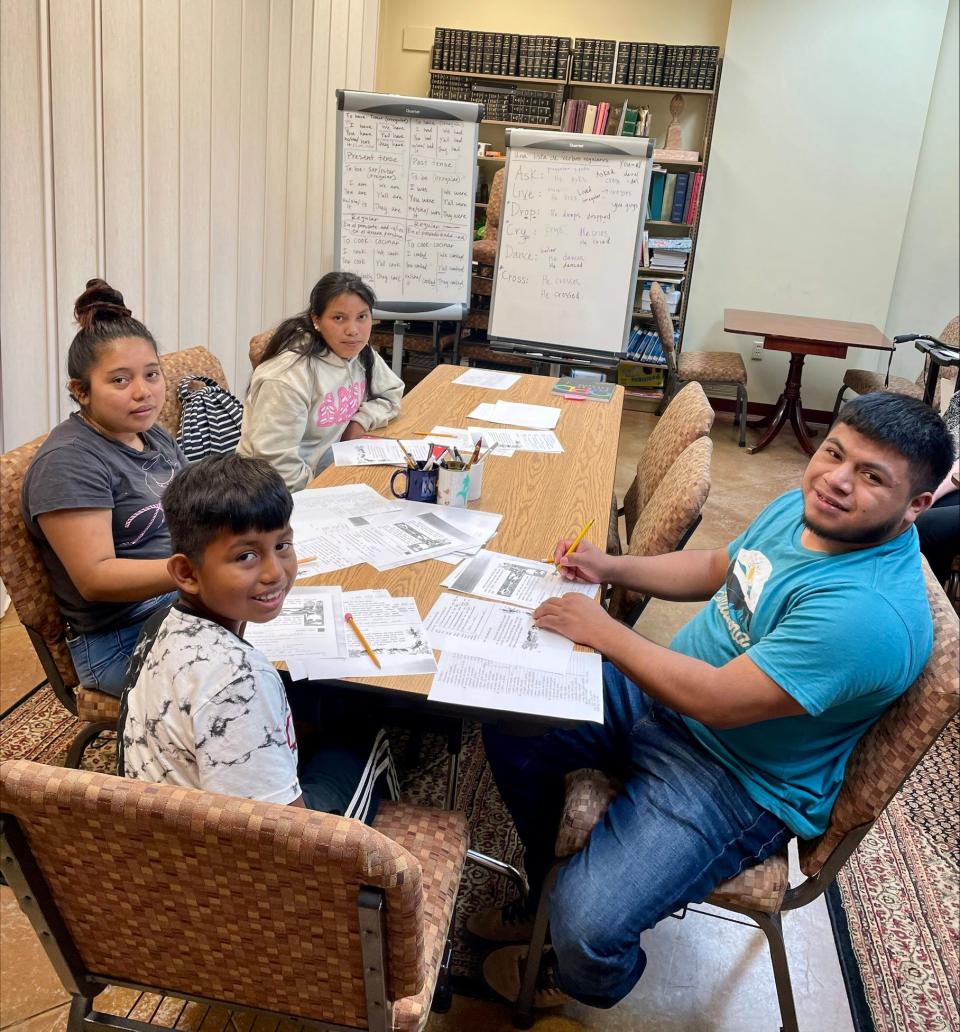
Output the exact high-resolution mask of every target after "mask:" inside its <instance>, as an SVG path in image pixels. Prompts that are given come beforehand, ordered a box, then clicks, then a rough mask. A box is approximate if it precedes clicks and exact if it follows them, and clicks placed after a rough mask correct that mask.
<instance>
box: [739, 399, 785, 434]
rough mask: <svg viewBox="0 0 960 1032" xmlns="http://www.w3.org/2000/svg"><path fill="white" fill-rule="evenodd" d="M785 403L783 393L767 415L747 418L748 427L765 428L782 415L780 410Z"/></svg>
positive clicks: (752, 428)
mask: <svg viewBox="0 0 960 1032" xmlns="http://www.w3.org/2000/svg"><path fill="white" fill-rule="evenodd" d="M785 405H786V399H785V398H784V396H783V395H782V394H781V395H780V397H779V398H777V403H776V405H774V406H773V408H772V409H771V410H770V411H769V412H768V413H767V414H766V415H765V416H760V417H759V418H757V419H748V420H747V429H748V430H765V429H766V428H767V427H768V426H769V425H770V424H771V423H773V422H774V421H775V420H776V419H778V418H779V417H780V410H781V409H782V408H784V406H785Z"/></svg>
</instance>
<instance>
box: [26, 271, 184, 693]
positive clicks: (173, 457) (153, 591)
mask: <svg viewBox="0 0 960 1032" xmlns="http://www.w3.org/2000/svg"><path fill="white" fill-rule="evenodd" d="M74 314H75V316H76V319H77V322H78V323H79V325H80V331H79V333H77V335H76V336H75V337H74V339H73V342H72V343H71V345H70V351H69V355H68V357H67V371H68V373H69V375H70V382H69V385H68V386H69V390H70V394H71V395H72V397H73V398H74V400H75V401H76V402H77V404H78V405H79V406H80V410H79V412H75V413H73V414H72V415H71V416H69V417H68V418H67V419H65V420H64V421H63V422H62V423H60V424H59V425H58V426H56V427H54V429H53V430H52V431H51V432H50V434H49V436H48V437H47V439H46V441H45V442H44V443H43V445H42V446H41V448H40V449H39V450H38V452H37V454H36V455H35V456H34V459H33V462H32V463H31V464H30V468H29V469H28V470H27V473H26V476H25V477H24V482H23V493H22V496H21V506H22V512H23V518H24V521H25V522H26V525H27V528H28V529H29V531H30V533H31V535H32V536H33V537H34V538H35V540H36V542H37V544H38V546H39V548H40V552H41V554H42V556H43V561H44V564H45V566H46V568H47V572H48V574H49V576H50V582H51V585H52V587H53V592H54V595H55V596H56V598H57V602H58V603H59V605H60V609H61V612H62V613H63V616H64V619H65V620H66V622H67V645H68V646H69V648H70V654H71V656H72V657H73V662H74V666H75V667H76V668H77V674H78V676H79V678H80V683H81V684H82V685H83V686H84V687H87V688H96V689H99V690H100V691H105V692H109V693H110V694H111V695H118V696H119V694H120V687H121V683H122V680H123V675H124V673H125V672H126V668H127V661H128V659H129V657H130V653H131V652H132V651H133V646H134V645H135V644H136V640H137V635H138V634H139V632H140V627H141V625H142V624H143V622H144V620H146V619H147V617H148V616H150V614H151V613H154V612H155V611H156V610H157V609H158V608H160V607H161V606H164V605H168V604H169V603H170V602H171V601H172V600H173V598H174V597H175V594H174V593H173V586H174V585H173V580H172V579H171V577H170V575H169V574H168V573H167V559H168V558H169V556H170V534H169V532H168V531H167V526H166V521H165V519H164V515H163V506H162V504H161V498H162V495H163V491H164V488H165V487H166V485H167V484H168V483H169V482H170V480H171V479H172V478H173V475H174V474H175V473H176V472H177V470H178V469H180V468H181V466H184V465H186V459H185V458H184V456H183V453H182V452H181V451H180V449H179V448H178V447H177V444H176V442H175V441H174V440H173V438H172V437H171V436H170V434H169V433H167V431H166V430H164V429H163V427H161V426H157V425H156V421H157V416H158V415H159V414H160V410H161V408H162V407H163V403H164V400H165V397H166V387H165V384H164V379H163V372H162V371H161V369H160V361H159V357H158V355H157V345H156V341H155V340H154V339H153V336H152V335H151V333H150V331H149V330H148V329H147V328H146V327H145V326H144V325H143V324H142V323H141V322H139V321H137V320H136V319H133V318H132V317H131V314H130V310H129V309H128V308H126V307H125V305H124V303H123V296H122V295H121V294H120V293H119V292H118V291H116V290H114V289H113V288H112V287H111V286H109V284H107V283H105V282H104V281H103V280H90V282H89V283H88V284H87V289H86V290H85V291H84V293H83V294H81V295H80V297H79V298H78V299H77V302H76V305H75V308H74Z"/></svg>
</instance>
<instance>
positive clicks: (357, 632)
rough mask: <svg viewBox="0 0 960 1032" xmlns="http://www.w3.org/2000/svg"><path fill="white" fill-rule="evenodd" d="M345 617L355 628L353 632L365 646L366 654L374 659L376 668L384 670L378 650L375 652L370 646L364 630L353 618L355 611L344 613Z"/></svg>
mask: <svg viewBox="0 0 960 1032" xmlns="http://www.w3.org/2000/svg"><path fill="white" fill-rule="evenodd" d="M343 618H344V620H346V621H347V623H348V624H350V626H351V627H352V628H353V633H354V634H355V635H356V636H357V641H359V642H360V644H361V645H362V646H363V651H364V652H366V654H367V655H368V656H369V657H370V658H371V659H372V660H373V662H374V664H375V665H376V668H377V669H378V670H382V669H383V668H382V667H381V666H380V660H379V659H377V654H376V652H374V651H373V649H372V648H370V642H368V641H367V639H366V638H364V636H363V632H362V631H361V630H360V628H359V627H358V626H357V621H356V620H354V618H353V613H344V614H343Z"/></svg>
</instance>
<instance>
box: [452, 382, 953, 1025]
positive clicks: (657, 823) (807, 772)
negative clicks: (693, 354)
mask: <svg viewBox="0 0 960 1032" xmlns="http://www.w3.org/2000/svg"><path fill="white" fill-rule="evenodd" d="M952 461H953V446H952V442H951V440H950V436H949V434H948V432H947V429H946V427H945V426H944V424H943V421H942V420H941V419H940V417H939V416H938V415H936V413H934V411H933V410H932V409H931V408H929V407H928V406H926V405H924V404H922V403H921V402H919V401H916V400H914V399H911V398H907V397H903V396H900V395H894V394H870V395H864V396H862V397H859V398H857V399H855V400H854V401H851V402H850V403H848V404H847V405H846V406H845V407H844V409H843V411H842V412H841V413H840V416H839V419H838V421H837V422H836V423H835V424H834V426H833V427H832V428H831V429H830V430H829V431H828V434H827V437H826V439H825V440H824V442H823V444H822V445H821V446H820V448H819V449H818V450H817V451H816V453H815V454H814V455H813V457H812V458H811V460H810V462H809V464H808V466H807V468H806V470H805V472H804V475H803V480H802V483H801V487H800V490H795V491H790V492H788V493H787V494H785V495H783V496H781V497H780V498H778V499H776V500H775V501H773V502H772V503H771V504H770V505H768V506H767V507H766V508H765V509H764V510H763V512H761V513H760V515H759V516H758V517H757V518H756V519H755V520H754V521H753V522H752V523H751V524H750V526H749V527H747V529H746V530H745V531H744V532H743V533H742V534H741V535H740V536H739V537H738V538H736V540H734V541H733V542H731V543H730V545H729V546H728V547H727V548H720V549H715V550H711V551H684V552H673V553H670V554H668V555H662V556H655V557H650V558H643V557H637V556H610V555H606V554H605V553H603V552H600V551H599V550H598V549H596V548H594V547H593V546H592V545H590V544H588V543H586V542H583V543H581V544H580V545H579V547H578V548H577V550H576V551H575V552H574V553H573V554H572V555H571V556H570V557H569V558H564V553H565V552H566V549H567V548H568V547H569V544H570V542H568V541H561V542H559V543H558V545H557V548H556V553H555V554H556V559H557V566H558V568H559V569H560V571H561V572H562V573H563V575H564V576H566V577H568V578H569V579H575V578H580V579H583V580H587V581H590V582H594V583H597V582H599V583H604V582H606V583H611V584H619V585H623V586H624V587H628V588H631V589H633V590H635V591H640V592H643V593H645V594H650V595H653V596H655V597H658V598H663V599H667V600H671V601H694V600H704V601H707V605H706V606H705V607H704V608H703V609H702V610H701V611H700V613H698V615H697V616H696V617H694V619H693V620H691V621H690V622H689V623H688V624H687V625H686V626H685V627H683V628H682V629H681V630H680V632H679V633H678V634H677V635H676V637H675V638H674V639H673V641H672V642H671V643H670V647H669V648H668V649H667V648H662V647H661V646H659V645H655V644H653V643H652V642H650V641H648V640H646V639H645V638H643V637H641V636H640V635H638V634H637V633H635V632H634V631H633V630H632V629H631V628H629V627H625V626H624V625H622V624H620V623H617V622H616V621H615V620H613V619H611V617H610V616H609V615H608V614H607V613H606V612H605V611H604V610H603V609H602V608H601V607H600V606H599V605H598V604H597V603H595V602H593V601H591V600H590V599H588V598H587V597H586V596H584V595H579V594H569V595H564V596H563V597H562V598H554V599H550V600H549V601H547V602H545V603H544V604H543V605H542V606H541V607H540V608H539V609H538V610H537V611H536V612H535V613H534V619H535V621H536V623H537V625H538V626H540V627H543V628H546V629H547V630H551V631H556V632H558V633H560V634H563V635H565V636H566V637H568V638H571V639H573V640H574V641H576V642H580V643H582V644H584V645H589V646H591V647H593V648H595V649H596V650H597V651H599V652H601V653H603V655H604V656H605V657H606V659H607V660H608V662H607V663H605V664H604V696H605V697H604V707H605V720H604V725H603V726H602V727H601V726H599V725H586V726H583V727H578V728H575V729H572V730H562V731H554V732H551V733H550V734H547V735H544V736H543V737H541V738H536V739H530V738H518V737H513V736H510V735H507V734H504V733H503V732H501V731H498V730H496V729H494V728H489V727H488V728H486V729H485V733H484V742H485V745H486V748H487V756H488V758H489V760H490V765H491V767H492V769H493V772H494V776H495V778H496V781H497V785H498V787H499V788H500V792H501V794H502V795H503V797H504V801H505V802H506V804H507V807H508V808H509V810H510V812H511V814H512V816H513V818H514V822H515V823H516V826H517V830H518V832H519V834H520V836H521V838H522V839H523V842H524V845H525V847H526V850H527V854H526V867H527V874H528V876H529V878H530V882H531V889H532V891H531V897H530V898H531V899H532V900H534V901H535V900H536V896H537V893H538V891H539V888H540V885H541V884H542V881H543V878H544V876H545V874H546V872H547V870H548V869H549V867H550V865H551V863H552V859H553V842H554V838H555V836H556V830H557V822H558V820H559V815H560V810H561V806H562V800H563V784H564V775H565V774H566V773H568V772H569V771H572V770H577V769H579V768H581V767H599V768H602V769H604V770H606V771H608V772H609V773H611V774H615V775H617V776H618V777H619V779H620V780H621V781H622V782H623V788H622V790H621V791H620V793H619V794H618V795H617V797H616V798H615V799H614V801H613V802H612V804H611V805H610V808H609V810H608V811H607V814H606V816H605V817H604V819H603V820H602V821H601V822H600V823H599V824H598V825H597V827H596V828H595V829H594V831H593V833H592V834H591V837H590V841H589V842H588V844H587V846H586V848H585V849H583V850H582V851H581V852H580V853H579V854H577V855H576V856H575V857H573V859H572V860H571V861H570V863H569V864H567V866H566V867H564V868H563V869H561V871H560V873H559V876H558V878H557V881H556V884H555V886H554V888H553V896H552V899H551V925H550V927H551V937H552V943H553V954H552V955H551V956H550V957H548V964H547V967H548V969H549V970H550V972H551V974H553V975H555V976H556V980H557V983H558V984H559V987H560V988H561V989H562V990H564V991H565V992H566V993H569V994H570V995H571V996H573V997H575V998H576V999H578V1000H580V1001H581V1002H583V1003H588V1004H593V1005H594V1006H600V1007H610V1006H613V1005H614V1004H615V1003H617V1002H618V1001H619V1000H620V999H622V998H623V997H624V996H625V995H626V994H627V993H628V992H629V991H630V990H631V989H632V988H633V986H634V985H635V984H636V982H637V980H638V979H639V978H640V975H641V974H642V973H643V969H644V966H645V964H646V957H645V955H644V952H643V950H642V949H641V947H640V934H641V932H643V931H644V930H645V929H647V928H651V927H653V925H655V924H656V923H657V922H658V921H659V920H660V919H661V918H663V917H665V916H666V915H667V914H669V913H671V912H673V911H675V910H676V909H678V908H679V907H681V906H683V905H684V904H686V903H690V902H694V901H699V900H702V899H703V898H704V897H705V896H706V895H708V894H709V893H710V892H711V891H712V890H713V889H714V888H715V887H716V886H717V885H719V884H720V883H721V882H723V881H725V880H726V879H728V878H731V877H733V876H734V875H736V874H738V873H739V872H740V871H741V870H742V869H743V868H744V867H748V866H750V865H751V864H755V863H757V862H758V861H760V860H763V859H764V858H766V857H767V856H769V855H771V854H772V853H775V852H777V851H778V850H780V849H782V848H783V846H784V845H785V844H786V842H787V841H788V840H789V839H790V838H791V837H792V836H794V835H797V836H799V837H801V838H813V837H815V836H816V835H818V834H820V833H821V832H822V831H823V830H824V829H825V828H826V826H827V823H828V821H829V817H830V811H831V809H832V807H833V803H834V801H835V799H836V797H837V793H838V792H839V790H840V785H841V783H842V780H843V773H844V768H845V766H846V763H847V760H848V759H849V757H850V753H851V752H852V750H853V748H854V746H855V745H856V743H857V742H858V741H859V739H860V737H861V736H862V735H863V733H864V732H865V731H866V730H867V728H868V727H870V725H871V724H873V723H874V721H876V720H877V719H878V717H880V715H881V714H882V713H883V712H884V710H885V709H886V708H887V707H888V706H889V705H890V703H891V702H893V700H894V699H896V698H897V697H898V696H899V695H900V694H901V693H902V692H904V691H905V690H906V689H907V687H908V686H909V685H910V684H911V683H912V682H913V681H914V680H915V679H916V677H917V676H918V674H919V673H920V671H921V670H922V669H923V665H924V663H925V662H926V660H927V657H928V656H929V654H930V649H931V647H932V642H933V628H932V621H931V617H930V609H929V606H928V604H927V598H926V591H925V587H924V578H923V573H922V570H921V566H920V553H919V548H918V541H917V532H916V530H915V528H914V526H913V523H914V521H915V520H916V518H917V516H919V515H920V513H922V512H923V511H924V510H925V509H927V508H928V506H929V505H930V503H931V499H932V492H933V490H934V488H935V487H936V486H937V485H938V484H939V483H940V481H941V480H942V479H943V477H944V476H945V475H946V473H947V471H948V470H949V468H950V465H951V462H952ZM529 924H530V921H529V914H528V913H527V912H525V911H524V910H523V908H522V907H520V906H519V905H511V906H508V907H507V908H505V909H504V910H502V911H491V912H488V913H486V914H481V915H477V916H476V917H475V918H473V919H472V920H471V921H469V922H468V927H470V928H471V930H472V931H474V932H475V933H476V934H478V935H481V936H484V937H486V938H489V939H493V940H496V941H501V942H519V941H524V939H525V938H529ZM522 949H523V948H522V947H505V948H504V949H502V950H498V951H495V952H494V953H493V954H491V955H490V956H489V957H488V958H487V960H486V962H485V965H484V972H485V974H486V977H487V980H488V982H489V983H490V984H491V986H492V987H493V988H494V989H495V990H496V991H497V992H499V993H500V994H501V995H504V996H507V997H511V996H514V995H515V992H516V988H517V985H518V978H517V971H518V958H517V952H518V951H519V950H522ZM541 998H542V999H543V1000H544V1002H547V1000H548V999H550V997H549V994H543V996H542V997H541ZM558 999H559V1000H560V1001H561V1002H562V997H557V996H556V995H554V996H553V998H552V1002H556V1001H557V1000H558Z"/></svg>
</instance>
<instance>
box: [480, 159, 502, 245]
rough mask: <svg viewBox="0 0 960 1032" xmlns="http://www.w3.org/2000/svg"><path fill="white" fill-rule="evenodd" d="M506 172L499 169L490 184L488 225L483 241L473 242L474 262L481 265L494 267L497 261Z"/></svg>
mask: <svg viewBox="0 0 960 1032" xmlns="http://www.w3.org/2000/svg"><path fill="white" fill-rule="evenodd" d="M503 175H504V170H503V169H502V168H498V169H497V171H496V174H495V175H494V177H493V182H492V183H491V184H490V198H489V200H488V201H487V225H486V229H485V230H484V232H483V239H482V240H474V242H473V260H474V261H475V262H478V263H479V264H480V265H493V263H494V262H495V261H496V260H497V233H498V231H499V229H500V206H501V204H502V203H503Z"/></svg>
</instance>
